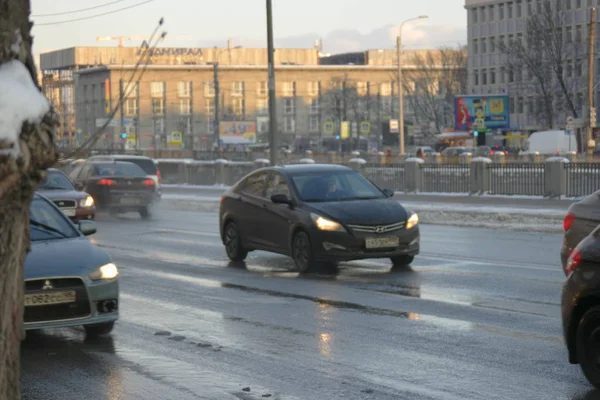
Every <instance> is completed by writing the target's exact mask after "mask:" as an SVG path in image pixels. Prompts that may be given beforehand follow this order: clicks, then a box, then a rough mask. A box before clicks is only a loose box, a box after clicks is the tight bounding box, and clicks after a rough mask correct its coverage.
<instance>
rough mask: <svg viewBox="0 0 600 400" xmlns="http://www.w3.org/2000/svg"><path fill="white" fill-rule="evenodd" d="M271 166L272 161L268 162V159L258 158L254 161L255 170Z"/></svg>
mask: <svg viewBox="0 0 600 400" xmlns="http://www.w3.org/2000/svg"><path fill="white" fill-rule="evenodd" d="M269 164H271V161H269V160H267V159H266V158H257V159H256V160H254V169H260V168H264V167H268V166H269Z"/></svg>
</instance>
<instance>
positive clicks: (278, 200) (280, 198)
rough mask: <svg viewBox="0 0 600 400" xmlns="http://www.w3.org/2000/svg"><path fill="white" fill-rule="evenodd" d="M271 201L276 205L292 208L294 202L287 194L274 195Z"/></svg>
mask: <svg viewBox="0 0 600 400" xmlns="http://www.w3.org/2000/svg"><path fill="white" fill-rule="evenodd" d="M271 201H272V202H273V203H275V204H287V205H288V206H290V207H291V206H292V205H293V203H292V200H290V199H289V198H288V197H287V196H286V195H285V194H274V195H273V196H271Z"/></svg>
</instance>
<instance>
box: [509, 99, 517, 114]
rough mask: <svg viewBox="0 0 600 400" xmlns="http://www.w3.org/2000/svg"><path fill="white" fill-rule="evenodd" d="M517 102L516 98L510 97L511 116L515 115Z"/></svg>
mask: <svg viewBox="0 0 600 400" xmlns="http://www.w3.org/2000/svg"><path fill="white" fill-rule="evenodd" d="M515 101H516V100H515V98H514V97H510V98H509V99H508V109H509V110H510V111H509V112H510V113H511V114H514V113H515Z"/></svg>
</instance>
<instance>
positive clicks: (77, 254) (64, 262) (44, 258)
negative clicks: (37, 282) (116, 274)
mask: <svg viewBox="0 0 600 400" xmlns="http://www.w3.org/2000/svg"><path fill="white" fill-rule="evenodd" d="M109 262H111V259H110V257H109V255H108V254H107V253H106V252H105V251H104V250H102V249H100V248H98V247H96V246H94V245H93V244H92V243H90V241H89V240H88V239H87V238H86V237H83V236H80V237H77V238H73V239H54V240H42V241H35V242H31V251H30V252H29V253H28V254H27V257H26V258H25V279H35V278H47V277H53V276H81V277H87V276H88V274H89V273H90V272H92V271H94V270H95V269H97V268H99V267H101V266H103V265H104V264H107V263H109Z"/></svg>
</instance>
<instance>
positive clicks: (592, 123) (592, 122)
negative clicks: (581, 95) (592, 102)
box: [590, 107, 596, 128]
mask: <svg viewBox="0 0 600 400" xmlns="http://www.w3.org/2000/svg"><path fill="white" fill-rule="evenodd" d="M590 126H591V127H592V128H595V127H596V109H595V108H594V107H590Z"/></svg>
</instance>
